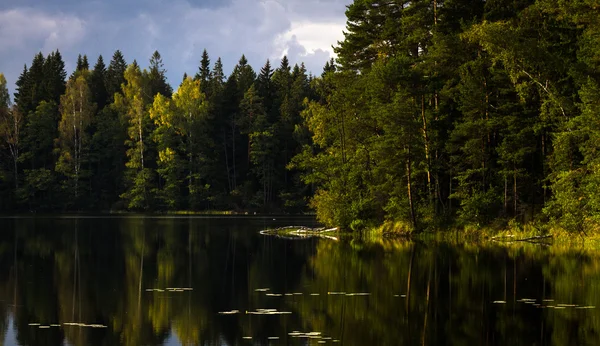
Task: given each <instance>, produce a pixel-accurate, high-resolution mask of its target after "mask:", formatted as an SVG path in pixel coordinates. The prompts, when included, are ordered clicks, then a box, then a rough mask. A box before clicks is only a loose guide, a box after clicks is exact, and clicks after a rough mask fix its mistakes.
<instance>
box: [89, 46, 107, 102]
mask: <svg viewBox="0 0 600 346" xmlns="http://www.w3.org/2000/svg"><path fill="white" fill-rule="evenodd" d="M106 75H107V71H106V65H104V59H103V58H102V55H100V56H98V60H97V61H96V64H95V65H94V69H93V70H92V72H91V74H90V76H89V82H90V91H91V93H92V102H93V103H95V104H96V109H98V110H99V111H100V110H102V109H104V106H105V105H106V102H107V100H108V92H107V90H106V84H105V81H106Z"/></svg>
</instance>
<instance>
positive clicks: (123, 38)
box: [0, 0, 352, 87]
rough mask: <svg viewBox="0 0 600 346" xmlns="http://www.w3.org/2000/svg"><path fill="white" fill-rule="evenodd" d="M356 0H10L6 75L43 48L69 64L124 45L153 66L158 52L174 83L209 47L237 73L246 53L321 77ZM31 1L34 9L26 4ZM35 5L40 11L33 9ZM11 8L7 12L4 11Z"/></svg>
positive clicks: (0, 14)
mask: <svg viewBox="0 0 600 346" xmlns="http://www.w3.org/2000/svg"><path fill="white" fill-rule="evenodd" d="M351 1H352V0H226V1H220V0H172V1H164V0H123V1H117V0H105V1H100V0H82V1H75V0H65V1H58V0H6V2H3V4H2V5H0V72H2V71H4V72H5V74H6V76H7V79H8V82H9V85H14V82H15V80H16V78H17V76H18V74H19V73H20V72H21V70H22V67H23V64H24V63H27V64H30V62H31V59H32V58H33V56H34V55H35V54H36V53H37V52H38V51H40V50H42V51H43V52H45V53H47V52H49V51H51V50H54V49H60V51H61V53H62V54H63V58H64V59H65V62H66V65H67V69H68V70H69V71H67V72H69V73H70V72H71V71H70V70H71V69H72V68H73V66H74V63H75V61H76V58H77V55H78V54H80V53H81V54H87V55H88V58H89V60H90V63H91V64H93V63H94V62H95V59H96V57H97V56H98V55H99V54H102V55H103V56H104V60H105V61H106V62H107V63H108V61H109V60H110V57H111V56H112V54H113V53H114V51H115V50H117V49H120V50H121V51H122V52H123V54H124V55H125V58H126V60H127V61H128V62H129V63H131V62H132V61H133V59H136V60H137V61H138V63H140V65H141V66H147V63H148V59H149V58H150V56H151V55H152V53H153V52H154V50H158V51H159V52H160V53H161V55H162V57H163V62H164V66H165V68H166V69H167V70H168V72H167V76H168V78H169V81H170V82H171V84H173V86H174V87H176V86H177V84H178V83H179V81H180V80H181V76H182V75H183V73H184V72H187V73H188V74H192V75H193V74H194V73H196V71H197V70H198V65H199V60H200V57H201V55H202V50H203V49H207V51H208V53H209V55H210V57H211V60H212V62H214V61H215V60H216V59H217V57H221V58H222V60H223V63H224V66H225V72H226V73H229V72H231V70H232V69H233V66H234V65H235V64H236V63H237V61H238V60H239V58H240V56H241V55H242V54H245V55H246V57H247V58H248V60H249V62H250V64H251V65H252V66H253V67H254V68H255V69H257V70H258V69H260V67H261V66H262V65H263V64H264V62H265V61H266V59H267V58H269V59H271V61H272V63H273V65H275V64H278V62H279V60H280V59H281V57H283V55H285V54H287V55H288V58H289V59H290V62H292V63H300V62H302V61H304V62H305V65H306V67H307V69H308V70H309V71H311V72H313V73H314V74H320V73H321V69H322V66H323V65H324V64H325V62H326V61H327V60H328V59H329V58H330V57H332V56H333V51H332V48H331V46H332V45H334V44H336V42H337V41H338V40H340V39H342V38H343V35H342V29H343V28H344V23H345V15H344V11H345V6H346V5H347V4H348V3H350V2H351ZM23 6H31V7H27V8H24V7H23ZM33 7H35V9H33ZM2 9H3V10H2Z"/></svg>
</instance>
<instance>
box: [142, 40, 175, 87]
mask: <svg viewBox="0 0 600 346" xmlns="http://www.w3.org/2000/svg"><path fill="white" fill-rule="evenodd" d="M166 73H167V70H165V69H164V68H163V62H162V57H161V56H160V53H159V52H158V51H154V53H153V54H152V57H151V58H150V68H149V70H148V72H147V73H145V74H146V77H145V78H147V79H148V82H147V83H148V92H149V93H150V97H154V96H156V94H161V95H163V96H165V97H171V94H173V89H172V88H171V86H170V85H169V83H167V77H166Z"/></svg>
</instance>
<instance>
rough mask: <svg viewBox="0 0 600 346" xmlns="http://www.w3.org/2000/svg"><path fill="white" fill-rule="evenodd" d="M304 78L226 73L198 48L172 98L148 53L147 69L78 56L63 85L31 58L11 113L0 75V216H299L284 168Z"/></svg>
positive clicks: (45, 63) (294, 138) (293, 176)
mask: <svg viewBox="0 0 600 346" xmlns="http://www.w3.org/2000/svg"><path fill="white" fill-rule="evenodd" d="M312 79H313V77H312V76H309V75H308V74H307V71H306V69H305V68H304V65H300V66H298V65H296V66H293V67H292V66H290V65H289V62H288V60H287V58H285V57H284V58H283V59H282V61H281V65H280V66H279V67H278V68H276V69H274V68H273V67H271V65H270V63H269V61H267V63H266V64H265V66H264V67H263V68H262V69H261V70H260V71H259V73H258V74H257V73H255V72H254V69H253V68H252V67H251V66H250V65H249V64H248V61H247V60H246V58H245V57H244V56H242V58H241V59H240V60H239V63H238V64H237V65H236V66H235V68H234V70H233V73H232V74H231V75H230V76H229V77H226V76H225V74H224V72H223V65H222V63H221V60H220V59H218V60H217V61H216V62H215V63H214V65H213V66H212V67H211V62H210V59H209V56H208V53H207V52H206V51H204V54H203V55H202V59H201V61H200V66H199V70H198V73H197V74H196V75H195V76H194V77H193V78H192V77H187V76H184V78H183V81H182V82H181V85H180V86H179V88H178V89H177V91H176V92H173V90H172V88H171V86H170V85H169V84H168V83H167V81H166V77H165V69H164V68H163V64H162V60H161V56H160V54H159V53H158V52H155V53H154V54H153V55H152V57H151V59H150V64H149V67H148V68H147V69H142V68H141V67H140V66H139V65H138V63H137V62H136V61H134V62H133V63H131V64H129V65H127V63H126V61H125V58H124V57H123V55H122V53H121V52H120V51H116V52H115V53H114V55H113V57H112V60H111V61H110V63H109V65H108V67H107V66H106V65H105V63H104V60H103V57H102V56H100V57H98V60H97V62H96V64H95V65H94V66H93V67H90V65H89V62H88V59H87V56H85V55H84V56H79V58H78V61H77V68H76V70H75V71H74V72H73V74H72V75H71V76H69V77H68V78H67V75H66V72H65V64H64V62H63V60H62V57H61V55H60V53H59V52H58V51H55V52H53V53H51V54H49V55H48V56H46V57H44V56H43V55H42V54H41V53H39V54H37V55H36V56H35V58H34V59H33V61H32V63H31V65H30V66H29V67H27V66H25V68H24V70H23V73H22V74H21V76H20V77H19V79H18V81H17V83H16V84H17V91H16V93H15V95H14V105H11V100H10V97H9V95H8V91H7V88H6V80H5V79H4V77H3V76H1V75H0V84H1V85H0V90H1V91H2V95H1V99H0V112H1V124H0V129H1V131H0V135H1V137H2V161H1V166H0V210H4V211H36V212H37V211H62V210H109V209H110V210H115V209H116V210H120V209H128V210H140V211H143V210H208V209H225V210H229V209H234V210H261V211H288V212H294V211H300V210H302V209H304V208H305V205H306V202H305V200H306V197H307V196H308V195H309V193H310V190H309V188H308V187H306V186H305V185H304V184H302V182H301V181H300V177H299V173H298V172H295V171H290V170H286V169H285V166H286V165H287V164H288V162H289V160H290V159H291V157H293V156H294V155H296V154H297V153H298V152H299V151H300V148H301V146H302V145H304V144H306V143H308V142H307V141H308V140H309V137H308V136H307V135H303V133H302V130H301V129H302V127H301V126H298V125H299V124H300V122H301V117H300V111H301V109H302V103H303V102H304V100H305V99H306V98H307V97H308V98H312V97H311V95H312V94H313V93H312V92H311V89H310V83H311V80H312Z"/></svg>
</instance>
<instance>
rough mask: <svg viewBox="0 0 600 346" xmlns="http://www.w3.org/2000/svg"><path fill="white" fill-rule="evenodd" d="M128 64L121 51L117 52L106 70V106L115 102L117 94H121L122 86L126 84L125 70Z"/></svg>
mask: <svg viewBox="0 0 600 346" xmlns="http://www.w3.org/2000/svg"><path fill="white" fill-rule="evenodd" d="M126 69H127V63H126V62H125V58H124V57H123V54H122V53H121V51H119V50H117V51H115V53H114V54H113V57H112V59H111V61H110V64H109V65H108V68H107V69H106V79H105V85H106V92H107V94H108V97H107V100H106V104H109V103H112V102H113V101H114V96H115V93H118V92H121V85H122V84H123V83H125V70H126Z"/></svg>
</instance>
